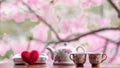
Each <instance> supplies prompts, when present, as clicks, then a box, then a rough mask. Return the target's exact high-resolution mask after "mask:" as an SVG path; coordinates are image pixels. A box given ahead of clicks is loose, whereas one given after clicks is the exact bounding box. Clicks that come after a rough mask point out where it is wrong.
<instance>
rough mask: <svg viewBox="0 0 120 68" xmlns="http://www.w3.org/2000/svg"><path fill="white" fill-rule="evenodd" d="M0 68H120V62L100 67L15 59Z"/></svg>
mask: <svg viewBox="0 0 120 68" xmlns="http://www.w3.org/2000/svg"><path fill="white" fill-rule="evenodd" d="M0 68H120V64H101V65H100V67H91V65H90V64H85V65H84V67H76V66H75V65H53V64H52V62H49V63H47V64H35V65H14V62H13V61H7V62H4V63H0Z"/></svg>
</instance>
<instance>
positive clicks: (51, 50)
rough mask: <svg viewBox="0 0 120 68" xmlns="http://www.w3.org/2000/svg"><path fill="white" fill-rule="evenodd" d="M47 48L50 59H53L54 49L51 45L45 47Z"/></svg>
mask: <svg viewBox="0 0 120 68" xmlns="http://www.w3.org/2000/svg"><path fill="white" fill-rule="evenodd" d="M47 49H48V50H49V51H50V53H51V58H52V60H53V59H54V49H53V48H52V47H47Z"/></svg>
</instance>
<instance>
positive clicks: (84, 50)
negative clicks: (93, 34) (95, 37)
mask: <svg viewBox="0 0 120 68" xmlns="http://www.w3.org/2000/svg"><path fill="white" fill-rule="evenodd" d="M79 48H81V49H82V50H83V52H84V53H86V49H85V48H84V47H82V46H78V47H77V48H76V51H77V52H78V50H79Z"/></svg>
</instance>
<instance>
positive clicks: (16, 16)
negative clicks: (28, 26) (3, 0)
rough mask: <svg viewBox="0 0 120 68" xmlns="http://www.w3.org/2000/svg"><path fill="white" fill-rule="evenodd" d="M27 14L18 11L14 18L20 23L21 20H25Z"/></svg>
mask: <svg viewBox="0 0 120 68" xmlns="http://www.w3.org/2000/svg"><path fill="white" fill-rule="evenodd" d="M25 18H26V16H24V14H22V13H17V14H15V15H14V16H13V19H14V20H15V21H16V22H17V23H20V22H23V21H24V20H25Z"/></svg>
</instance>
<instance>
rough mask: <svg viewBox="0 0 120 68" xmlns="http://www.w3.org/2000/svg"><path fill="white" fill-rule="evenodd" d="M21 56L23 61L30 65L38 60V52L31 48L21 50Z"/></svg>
mask: <svg viewBox="0 0 120 68" xmlns="http://www.w3.org/2000/svg"><path fill="white" fill-rule="evenodd" d="M21 57H22V60H23V61H25V62H26V63H28V64H30V65H32V64H34V63H35V62H36V61H37V60H38V58H39V53H38V51H36V50H32V51H31V52H28V51H23V52H22V53H21Z"/></svg>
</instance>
